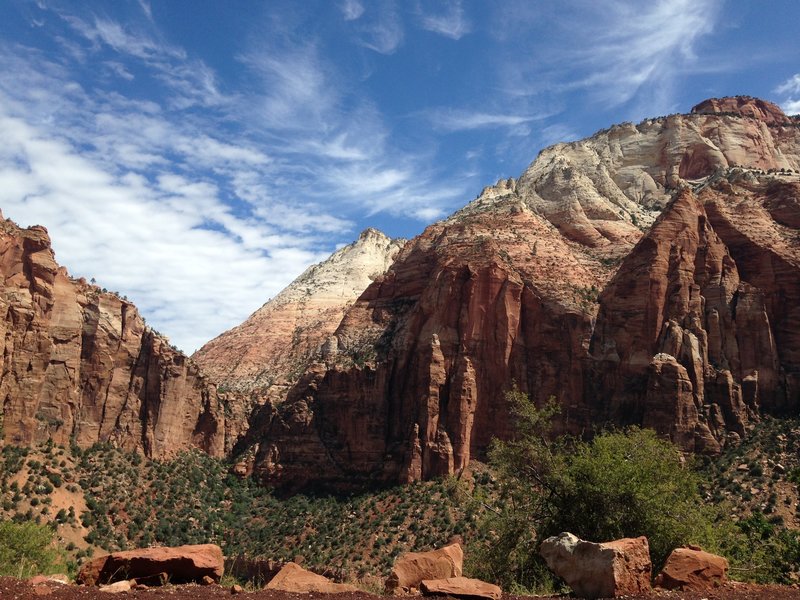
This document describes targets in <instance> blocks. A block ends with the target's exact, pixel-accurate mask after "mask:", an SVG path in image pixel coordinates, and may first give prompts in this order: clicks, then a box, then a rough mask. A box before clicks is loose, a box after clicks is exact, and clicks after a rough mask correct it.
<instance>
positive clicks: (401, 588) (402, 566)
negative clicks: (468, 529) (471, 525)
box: [386, 544, 464, 593]
mask: <svg viewBox="0 0 800 600" xmlns="http://www.w3.org/2000/svg"><path fill="white" fill-rule="evenodd" d="M463 564H464V551H463V550H462V549H461V545H460V544H450V545H448V546H445V547H444V548H440V549H438V550H430V551H428V552H406V553H405V554H403V555H401V556H399V557H398V558H397V560H395V563H394V566H393V567H392V572H391V573H390V574H389V577H388V578H387V580H386V591H387V592H389V593H393V592H395V593H396V592H408V591H409V590H411V589H418V588H419V586H420V584H421V583H422V581H423V580H434V579H437V580H438V579H450V578H454V577H456V578H461V579H463V578H462V576H461V573H462V571H463Z"/></svg>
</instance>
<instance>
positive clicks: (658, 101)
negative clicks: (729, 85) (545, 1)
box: [492, 0, 736, 114]
mask: <svg viewBox="0 0 800 600" xmlns="http://www.w3.org/2000/svg"><path fill="white" fill-rule="evenodd" d="M508 6H509V7H510V8H508V9H507V10H502V9H498V11H497V12H496V14H495V15H494V20H493V30H492V31H493V36H494V37H495V38H496V39H498V40H500V42H501V43H502V44H503V46H504V47H507V48H508V52H507V54H506V55H505V59H506V60H505V61H504V62H503V63H502V64H501V66H500V69H499V78H500V84H499V88H500V89H501V90H502V91H503V93H504V94H506V95H507V96H508V97H509V98H513V99H515V100H517V101H520V100H521V99H522V98H525V97H529V98H535V99H541V98H542V97H546V98H550V99H553V98H556V99H558V98H567V97H569V96H570V95H573V94H576V93H584V94H586V96H585V97H586V99H587V100H590V101H591V102H592V103H593V104H594V105H596V106H597V107H599V108H601V109H603V110H611V109H615V108H618V107H620V106H622V105H626V104H632V105H634V108H633V111H634V112H642V113H643V114H659V113H663V112H664V111H668V110H669V109H672V108H674V102H675V95H676V92H677V91H678V89H679V82H680V81H682V80H684V78H686V77H688V76H689V75H691V74H692V73H701V72H707V71H709V70H712V69H714V70H731V69H734V68H735V67H736V65H735V61H727V62H726V61H720V60H714V61H713V63H714V64H713V65H710V64H709V61H708V59H707V57H704V56H701V55H700V54H698V51H699V49H701V48H702V46H703V42H704V41H705V40H707V39H708V38H709V37H710V36H711V35H712V34H713V33H714V32H715V31H716V29H717V27H718V25H719V22H720V18H721V16H722V12H723V11H722V6H723V0H696V1H693V0H657V1H656V2H651V3H647V4H642V3H640V2H632V1H630V0H610V1H609V2H603V3H596V2H591V1H587V0H571V1H565V2H563V3H560V4H559V7H558V10H556V9H555V8H554V7H547V6H544V7H540V6H538V5H536V6H533V5H531V4H530V3H525V2H512V3H511V4H509V5H508ZM522 29H526V30H527V34H528V35H527V37H526V36H524V35H523V31H522ZM637 106H638V108H636V107H637Z"/></svg>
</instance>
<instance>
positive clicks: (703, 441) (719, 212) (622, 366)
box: [588, 169, 800, 452]
mask: <svg viewBox="0 0 800 600" xmlns="http://www.w3.org/2000/svg"><path fill="white" fill-rule="evenodd" d="M723 175H724V176H723ZM782 179H783V180H788V181H782ZM797 179H798V178H797V177H796V176H794V175H791V176H786V177H771V176H761V175H755V174H754V173H753V172H752V171H748V170H744V169H732V170H728V171H726V172H725V173H724V174H723V173H720V174H718V175H717V176H715V177H713V178H712V181H710V182H709V183H708V185H704V186H702V189H701V190H700V191H699V193H697V194H694V193H693V192H692V191H691V190H689V189H685V190H683V191H681V192H680V193H679V194H678V196H677V197H676V199H675V200H674V201H673V202H672V204H671V205H669V206H668V207H667V209H666V210H665V211H664V213H663V214H662V215H661V217H660V218H659V219H658V220H657V221H656V223H655V224H654V226H653V227H652V229H651V230H650V232H649V233H648V234H647V236H646V237H645V238H644V239H643V240H642V242H641V243H640V244H639V245H638V246H637V247H636V248H635V249H634V250H633V252H631V254H630V255H629V256H628V257H627V258H626V259H625V261H624V262H623V263H622V266H621V267H620V269H619V271H618V272H617V275H616V276H615V278H614V279H613V280H612V281H611V283H610V284H609V285H608V287H607V288H606V289H605V290H604V291H603V293H602V294H601V296H600V312H599V315H598V318H597V326H596V329H595V331H594V336H593V339H592V349H591V355H592V358H593V360H594V361H596V363H595V364H593V365H592V368H591V369H590V370H589V372H588V374H589V375H590V377H591V379H592V381H593V385H594V389H593V390H590V391H589V394H590V396H593V397H595V398H597V402H596V404H595V406H596V407H597V414H596V418H597V419H600V420H608V421H612V422H615V423H637V424H642V425H644V426H647V427H652V428H654V429H656V430H658V431H660V432H662V433H665V434H669V435H670V436H671V437H672V438H673V439H674V440H675V441H676V442H678V443H679V444H680V445H682V446H683V447H684V448H686V449H690V450H697V451H709V452H717V451H719V449H720V446H721V444H724V443H725V441H726V437H727V436H728V435H729V434H730V435H734V436H735V437H737V438H738V437H739V436H742V435H744V434H745V426H746V424H747V422H748V420H749V419H751V418H753V417H754V416H757V415H758V414H759V412H760V411H761V410H765V411H767V412H770V413H773V414H776V413H778V414H780V413H783V414H797V411H798V409H799V408H800V389H798V385H797V383H798V379H797V377H798V373H800V362H798V349H799V348H800V345H798V335H797V329H798V327H797V326H798V323H800V321H798V318H800V312H798V309H797V308H796V307H797V301H798V298H799V296H798V294H800V231H798V228H797V224H798V219H800V210H798V200H800V185H799V184H798V183H797ZM776 217H777V218H776ZM787 222H790V223H792V222H793V223H794V227H792V226H787V225H785V223H787Z"/></svg>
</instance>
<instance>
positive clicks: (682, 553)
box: [655, 546, 728, 590]
mask: <svg viewBox="0 0 800 600" xmlns="http://www.w3.org/2000/svg"><path fill="white" fill-rule="evenodd" d="M727 581H728V561H727V560H726V559H725V558H723V557H722V556H717V555H716V554H711V553H709V552H704V551H702V550H701V549H700V548H698V547H696V546H692V547H689V548H676V549H675V550H673V551H672V553H671V554H670V555H669V558H667V562H666V564H665V565H664V568H663V569H662V571H661V573H660V574H659V575H658V577H656V582H655V583H656V586H658V587H662V588H666V589H668V590H706V589H709V588H713V587H717V586H720V585H723V584H724V583H725V582H727Z"/></svg>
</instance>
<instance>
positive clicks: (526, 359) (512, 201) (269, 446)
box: [247, 193, 612, 486]
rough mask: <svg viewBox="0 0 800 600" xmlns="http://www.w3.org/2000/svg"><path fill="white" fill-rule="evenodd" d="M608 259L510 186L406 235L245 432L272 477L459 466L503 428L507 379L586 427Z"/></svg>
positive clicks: (300, 478)
mask: <svg viewBox="0 0 800 600" xmlns="http://www.w3.org/2000/svg"><path fill="white" fill-rule="evenodd" d="M611 272H612V271H611V269H610V267H608V266H605V265H604V264H603V263H602V262H601V261H600V260H599V259H597V258H593V257H592V256H590V255H589V254H587V253H585V252H584V248H583V247H582V246H580V245H578V244H575V243H573V242H571V241H569V240H567V239H565V238H564V237H563V236H561V234H559V232H558V230H557V229H556V228H555V227H553V226H552V225H551V224H550V223H549V222H548V221H547V220H545V219H543V218H542V217H540V216H539V215H537V214H535V213H534V212H533V211H532V210H531V209H530V208H528V207H527V206H526V205H525V203H524V202H521V201H520V199H519V198H518V197H517V196H516V195H514V194H513V193H509V194H506V196H505V197H504V198H503V200H502V201H497V202H494V203H493V204H492V209H491V210H485V211H473V210H469V211H465V212H463V213H460V214H457V215H456V216H454V217H453V218H451V219H449V220H447V221H445V222H443V223H439V224H436V225H433V226H431V227H429V228H428V229H427V230H426V231H425V232H424V233H423V234H422V235H420V236H419V237H417V238H416V239H414V240H413V241H411V242H409V243H408V244H407V245H406V246H405V247H404V248H403V250H402V251H401V252H400V254H399V255H398V257H397V259H396V260H395V263H394V265H393V266H392V267H391V268H390V269H389V271H388V272H387V273H386V274H385V275H384V276H382V277H380V278H378V279H377V280H376V281H375V282H374V283H373V284H372V285H370V286H369V287H368V288H367V290H366V291H365V292H364V294H362V295H361V297H360V298H359V299H358V300H357V301H356V303H355V304H354V305H353V306H352V308H350V310H348V311H347V313H346V314H345V317H344V319H343V320H342V322H341V324H340V325H339V327H338V329H337V330H336V332H335V334H334V335H333V336H332V337H331V338H330V340H328V342H326V344H325V345H324V351H323V359H324V362H320V363H317V364H315V365H313V366H312V367H311V368H310V369H309V370H308V371H307V372H306V374H305V375H304V376H303V378H301V380H300V381H299V382H298V384H297V385H296V386H294V388H293V389H292V390H291V391H290V392H289V396H288V399H287V402H286V403H284V404H283V405H280V406H272V405H267V406H265V407H264V409H263V410H262V411H261V414H260V415H259V416H258V418H257V426H256V427H255V428H254V429H252V430H251V431H250V433H249V435H248V440H247V442H248V443H250V444H253V445H255V446H256V447H257V451H256V453H255V472H256V474H257V476H259V477H261V478H262V479H264V480H265V481H267V482H269V483H281V482H284V481H285V482H289V484H290V485H299V486H301V485H304V484H306V483H331V484H338V483H341V482H347V484H356V483H361V482H365V481H376V480H377V481H398V480H400V481H411V480H415V479H419V478H421V477H431V476H435V475H441V474H446V473H451V472H454V471H456V470H459V469H461V468H463V467H465V466H466V465H467V463H468V461H469V460H470V458H472V457H474V456H475V453H476V452H478V453H480V452H481V451H482V450H483V449H485V447H486V445H487V444H488V443H489V441H490V440H491V438H492V436H494V435H507V434H508V433H509V432H510V423H509V416H508V407H507V406H506V405H505V403H504V402H503V394H504V392H505V391H506V390H507V389H508V387H509V384H510V381H511V380H512V379H515V380H516V381H517V382H518V384H519V385H520V387H521V388H522V389H523V390H526V391H530V392H531V393H532V394H534V396H535V397H536V398H537V399H538V400H542V401H544V400H545V399H546V398H547V397H548V396H549V395H551V394H555V395H558V396H562V395H567V396H568V397H569V398H572V399H573V400H574V402H572V403H571V404H568V405H565V410H564V413H563V415H562V416H563V418H564V424H565V427H567V426H569V425H570V424H571V423H572V422H573V421H574V422H575V423H578V422H580V423H585V422H587V420H588V418H589V417H588V408H587V407H586V406H585V405H584V403H583V401H582V398H583V392H582V387H583V382H582V377H581V360H582V358H583V357H584V356H585V355H586V351H587V348H588V343H589V338H590V336H591V331H592V322H593V311H594V306H593V298H594V297H595V296H596V294H597V290H598V289H599V288H600V287H601V286H602V284H603V283H604V281H605V280H606V279H607V278H608V277H609V276H610V274H611Z"/></svg>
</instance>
